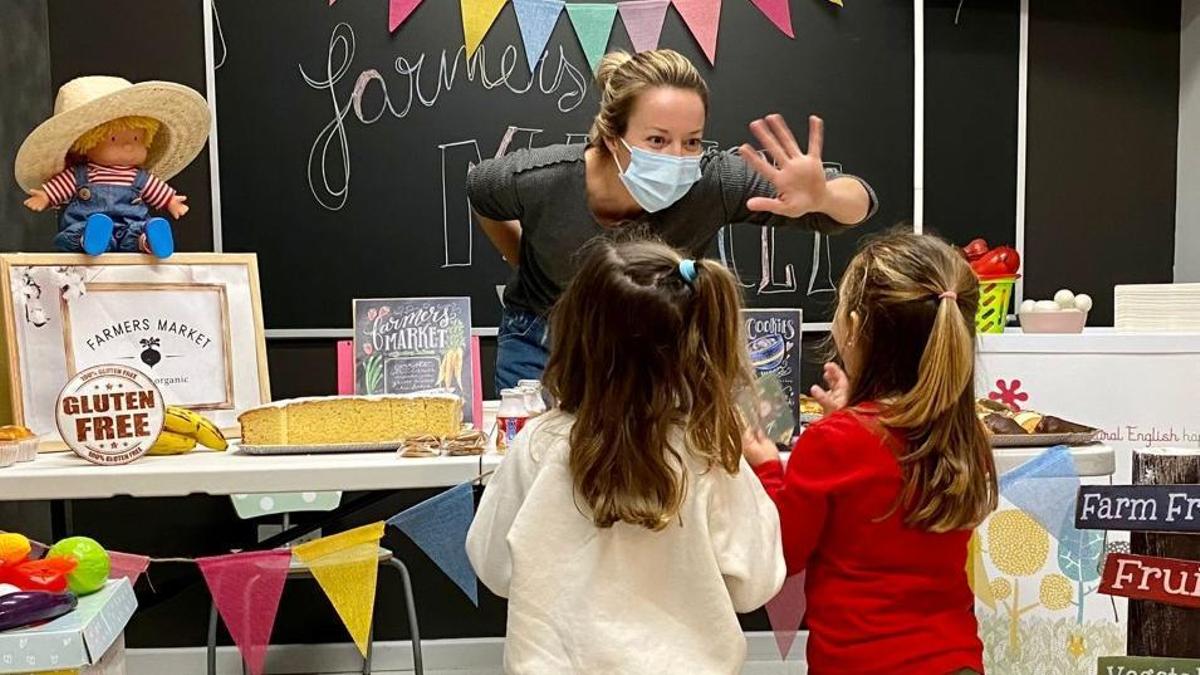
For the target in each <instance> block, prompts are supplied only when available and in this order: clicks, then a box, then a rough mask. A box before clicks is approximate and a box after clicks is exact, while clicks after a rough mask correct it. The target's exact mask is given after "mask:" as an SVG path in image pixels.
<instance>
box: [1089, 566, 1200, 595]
mask: <svg viewBox="0 0 1200 675" xmlns="http://www.w3.org/2000/svg"><path fill="white" fill-rule="evenodd" d="M1100 592H1101V593H1104V594H1106V595H1119V596H1121V597H1125V598H1132V599H1134V600H1154V601H1157V602H1163V603H1166V604H1168V605H1178V606H1180V607H1200V562H1195V561H1192V560H1178V559H1176V558H1154V557H1151V556H1147V555H1131V554H1128V553H1110V554H1109V555H1108V557H1107V558H1105V560H1104V575H1103V576H1102V577H1101V578H1100Z"/></svg>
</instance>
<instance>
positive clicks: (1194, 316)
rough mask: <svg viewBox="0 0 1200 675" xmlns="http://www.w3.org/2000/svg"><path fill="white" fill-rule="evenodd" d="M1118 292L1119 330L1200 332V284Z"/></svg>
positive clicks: (1125, 288)
mask: <svg viewBox="0 0 1200 675" xmlns="http://www.w3.org/2000/svg"><path fill="white" fill-rule="evenodd" d="M1115 291H1116V292H1115V310H1116V320H1115V322H1114V323H1115V325H1116V328H1117V330H1120V331H1127V332H1131V331H1145V332H1179V333H1184V332H1200V284H1137V285H1129V286H1117V287H1116V289H1115Z"/></svg>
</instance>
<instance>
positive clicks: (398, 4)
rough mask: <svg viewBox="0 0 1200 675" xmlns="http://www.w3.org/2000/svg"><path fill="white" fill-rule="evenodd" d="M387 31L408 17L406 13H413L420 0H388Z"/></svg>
mask: <svg viewBox="0 0 1200 675" xmlns="http://www.w3.org/2000/svg"><path fill="white" fill-rule="evenodd" d="M388 2H389V3H390V4H389V6H388V31H389V32H392V33H395V32H396V29H397V28H399V27H400V24H402V23H404V22H405V21H406V20H407V19H408V15H410V14H412V13H413V10H414V9H416V8H417V5H420V4H421V0H388ZM330 4H332V0H330Z"/></svg>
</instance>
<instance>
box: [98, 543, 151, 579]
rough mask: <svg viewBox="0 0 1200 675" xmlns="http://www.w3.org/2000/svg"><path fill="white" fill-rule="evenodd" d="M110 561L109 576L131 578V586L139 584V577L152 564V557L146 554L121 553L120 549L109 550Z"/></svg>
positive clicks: (111, 577)
mask: <svg viewBox="0 0 1200 675" xmlns="http://www.w3.org/2000/svg"><path fill="white" fill-rule="evenodd" d="M108 562H109V565H108V578H109V579H120V578H122V577H124V578H126V579H128V580H129V585H130V586H134V585H137V581H138V578H140V577H141V576H142V574H144V573H145V572H146V568H147V567H149V566H150V559H149V558H147V557H146V556H144V555H134V554H132V553H120V552H118V551H109V552H108Z"/></svg>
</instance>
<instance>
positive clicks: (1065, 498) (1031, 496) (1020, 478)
mask: <svg viewBox="0 0 1200 675" xmlns="http://www.w3.org/2000/svg"><path fill="white" fill-rule="evenodd" d="M998 482H999V483H1000V496H1001V497H1004V498H1005V499H1007V500H1008V501H1010V502H1012V504H1013V506H1016V507H1017V508H1019V509H1021V510H1022V511H1024V512H1025V513H1027V514H1029V517H1031V518H1033V519H1034V520H1036V521H1037V522H1038V523H1040V524H1041V526H1042V527H1044V528H1046V530H1047V531H1048V532H1052V533H1054V534H1055V535H1056V536H1057V534H1058V533H1059V532H1060V531H1061V529H1062V524H1063V523H1064V522H1066V521H1067V519H1068V518H1070V517H1071V516H1072V514H1074V513H1075V498H1076V495H1077V494H1078V493H1079V472H1078V471H1076V470H1075V461H1074V460H1072V459H1071V449H1070V448H1068V447H1066V446H1065V445H1059V446H1056V447H1053V448H1049V449H1047V450H1046V451H1044V452H1042V453H1041V454H1040V455H1038V456H1037V457H1034V458H1033V459H1031V460H1029V461H1028V462H1025V463H1024V464H1021V465H1020V466H1018V467H1017V468H1015V469H1013V470H1012V471H1009V472H1007V473H1004V474H1002V475H1001V476H1000V479H999V481H998Z"/></svg>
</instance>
